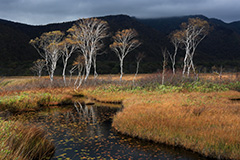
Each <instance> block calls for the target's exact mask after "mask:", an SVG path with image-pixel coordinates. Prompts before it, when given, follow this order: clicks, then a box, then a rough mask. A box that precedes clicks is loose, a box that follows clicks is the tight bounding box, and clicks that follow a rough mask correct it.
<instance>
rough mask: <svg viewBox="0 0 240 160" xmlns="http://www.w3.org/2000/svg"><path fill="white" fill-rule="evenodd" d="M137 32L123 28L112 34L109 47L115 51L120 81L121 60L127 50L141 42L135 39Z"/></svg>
mask: <svg viewBox="0 0 240 160" xmlns="http://www.w3.org/2000/svg"><path fill="white" fill-rule="evenodd" d="M137 35H138V34H137V32H136V31H135V30H134V29H125V30H122V31H118V32H116V34H115V36H113V39H114V42H113V43H112V44H111V45H110V48H111V49H112V50H113V51H114V52H115V53H116V55H117V56H118V58H119V61H120V81H122V76H123V60H124V58H125V57H126V56H127V54H128V53H129V52H131V51H132V50H134V49H135V48H137V47H138V46H139V45H140V44H141V43H140V42H139V40H137V39H135V37H136V36H137Z"/></svg>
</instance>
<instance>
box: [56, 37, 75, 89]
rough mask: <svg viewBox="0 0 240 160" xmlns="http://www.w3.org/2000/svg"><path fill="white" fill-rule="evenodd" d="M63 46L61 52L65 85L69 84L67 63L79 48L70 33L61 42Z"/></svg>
mask: <svg viewBox="0 0 240 160" xmlns="http://www.w3.org/2000/svg"><path fill="white" fill-rule="evenodd" d="M59 46H60V48H61V53H62V61H63V72H62V76H63V81H64V85H65V86H67V82H66V68H67V63H68V60H69V58H70V57H71V55H72V54H73V52H74V51H76V49H77V42H76V40H75V39H74V37H72V36H71V35H68V36H67V37H66V38H65V39H64V40H63V41H62V42H60V44H59Z"/></svg>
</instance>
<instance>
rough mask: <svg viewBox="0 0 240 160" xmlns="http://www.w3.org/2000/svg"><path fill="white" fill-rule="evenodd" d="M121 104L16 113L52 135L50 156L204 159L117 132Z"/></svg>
mask: <svg viewBox="0 0 240 160" xmlns="http://www.w3.org/2000/svg"><path fill="white" fill-rule="evenodd" d="M118 111H121V106H117V105H111V106H103V105H101V104H99V105H96V104H95V105H84V104H83V103H80V102H75V104H74V105H73V106H67V107H64V108H59V107H58V108H52V109H48V110H45V111H41V112H37V113H27V114H24V115H19V116H18V118H21V119H24V120H26V121H25V122H27V123H29V125H31V124H36V125H38V126H40V127H43V128H44V129H45V130H46V131H47V132H48V133H49V135H50V138H51V139H53V142H54V144H55V146H56V152H55V155H54V157H53V159H56V160H61V159H74V160H75V159H76V160H77V159H163V160H164V159H181V160H186V159H187V160H190V159H191V160H195V159H198V160H204V159H206V158H203V157H201V156H199V155H198V154H195V153H192V152H190V151H187V150H184V149H182V148H176V147H170V146H166V145H163V144H156V143H153V142H149V141H144V140H139V139H136V138H131V137H129V136H125V135H121V134H119V133H117V132H116V131H115V130H114V129H113V128H112V127H111V124H112V117H113V116H114V115H115V114H116V113H117V112H118Z"/></svg>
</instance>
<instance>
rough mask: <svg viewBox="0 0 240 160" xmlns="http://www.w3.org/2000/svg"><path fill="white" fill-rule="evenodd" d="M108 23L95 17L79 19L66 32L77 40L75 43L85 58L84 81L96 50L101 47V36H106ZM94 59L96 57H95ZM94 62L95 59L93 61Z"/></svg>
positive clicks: (96, 52)
mask: <svg viewBox="0 0 240 160" xmlns="http://www.w3.org/2000/svg"><path fill="white" fill-rule="evenodd" d="M107 29H108V24H107V22H106V21H103V20H100V19H97V18H88V19H82V20H81V19H80V20H78V22H77V23H76V24H74V25H73V26H72V27H71V28H70V29H69V30H68V32H69V33H70V34H71V35H72V36H73V37H74V38H76V40H77V45H78V48H79V50H80V51H81V53H82V55H83V56H84V60H85V72H86V74H85V78H84V80H85V81H86V80H87V78H88V76H89V74H90V71H91V65H92V61H93V57H94V56H95V57H94V58H96V55H97V54H98V51H99V50H100V49H101V48H102V47H103V41H102V40H103V38H105V37H107V36H108V34H107ZM95 60H96V59H95ZM95 62H96V61H95Z"/></svg>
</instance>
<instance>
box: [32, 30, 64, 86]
mask: <svg viewBox="0 0 240 160" xmlns="http://www.w3.org/2000/svg"><path fill="white" fill-rule="evenodd" d="M63 36H64V33H63V32H61V31H51V32H46V33H43V34H42V35H41V36H40V38H38V37H37V38H35V39H34V40H31V41H30V44H32V45H33V46H34V48H36V50H37V51H38V53H39V54H40V55H41V56H42V57H43V58H44V59H45V62H46V67H47V71H48V73H49V77H50V81H51V82H53V76H54V72H55V69H56V67H57V61H58V59H59V58H60V55H61V54H60V47H59V43H60V42H61V41H62V38H63Z"/></svg>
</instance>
